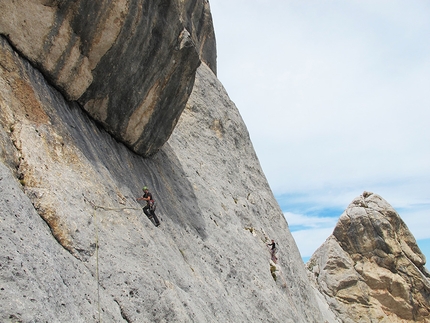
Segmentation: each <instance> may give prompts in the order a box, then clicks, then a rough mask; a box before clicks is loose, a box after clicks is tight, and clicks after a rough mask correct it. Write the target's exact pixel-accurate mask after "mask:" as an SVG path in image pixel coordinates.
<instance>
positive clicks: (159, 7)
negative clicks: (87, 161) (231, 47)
mask: <svg viewBox="0 0 430 323" xmlns="http://www.w3.org/2000/svg"><path fill="white" fill-rule="evenodd" d="M0 11H1V12H2V13H3V14H2V19H1V22H0V34H2V35H3V36H4V37H6V38H7V39H8V41H9V42H10V43H11V44H12V45H13V46H14V47H15V49H17V50H18V51H19V52H20V53H21V54H22V55H23V56H25V57H26V58H27V59H28V60H29V61H30V62H32V64H34V65H35V66H37V67H38V68H39V69H40V70H41V71H42V72H43V73H44V75H45V76H46V77H47V78H48V79H49V80H50V81H51V83H52V84H53V85H54V86H55V87H56V88H57V89H59V90H60V91H61V92H62V93H63V95H64V96H65V97H66V98H67V99H68V100H71V101H77V102H79V104H80V105H81V107H83V109H84V110H85V111H86V112H87V113H88V114H89V115H90V116H91V117H92V118H94V119H95V120H96V121H97V122H99V123H100V124H101V125H102V126H103V127H104V129H105V130H106V131H108V132H109V133H110V134H111V135H112V136H113V137H114V138H115V139H117V140H118V141H121V142H123V143H124V144H125V145H126V146H128V147H129V148H130V149H132V150H133V151H135V152H136V153H138V154H140V155H142V156H144V157H148V156H151V155H153V154H155V153H156V152H157V151H158V150H159V149H160V147H162V146H163V144H164V143H165V142H166V141H167V140H168V138H169V137H170V135H171V133H172V131H173V129H174V128H175V125H176V122H177V120H178V119H179V116H180V115H181V113H182V111H183V109H184V108H185V105H186V102H187V100H188V98H189V96H190V94H191V91H192V88H193V84H194V78H195V73H196V69H197V68H198V66H199V65H200V63H201V62H205V63H206V64H207V65H208V66H209V67H210V68H211V69H212V70H213V71H214V72H215V71H216V48H215V36H214V30H213V25H212V17H211V13H210V8H209V3H208V1H205V0H200V1H191V0H189V1H188V0H187V1H180V0H174V1H166V0H157V1H138V0H128V1H127V0H116V1H107V0H102V1H97V2H94V1H90V0H79V1H74V2H59V1H43V0H39V1H31V2H28V1H23V0H18V1H12V0H5V1H2V3H1V4H0Z"/></svg>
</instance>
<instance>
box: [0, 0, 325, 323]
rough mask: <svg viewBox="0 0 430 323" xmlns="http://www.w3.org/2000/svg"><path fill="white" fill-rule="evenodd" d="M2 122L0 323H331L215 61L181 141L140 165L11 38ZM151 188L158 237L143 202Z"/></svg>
mask: <svg viewBox="0 0 430 323" xmlns="http://www.w3.org/2000/svg"><path fill="white" fill-rule="evenodd" d="M32 3H33V2H32ZM0 124H1V127H0V160H1V163H0V189H1V191H0V195H1V199H0V201H1V202H0V203H1V204H0V228H1V236H0V243H1V248H0V259H1V261H0V265H1V267H0V321H1V322H115V323H117V322H235V323H236V322H290V323H292V322H294V323H299V322H302V323H309V322H315V323H321V322H325V321H330V320H329V319H327V318H326V317H325V316H324V314H323V311H321V310H320V306H319V305H318V301H317V299H316V298H315V296H314V293H313V292H312V287H311V286H310V285H309V281H308V277H307V273H306V270H305V268H304V266H303V263H302V261H301V258H300V255H299V252H298V249H297V247H296V245H295V242H294V240H293V238H292V236H291V234H290V232H289V230H288V225H287V223H286V221H285V219H284V217H283V214H282V212H281V210H280V209H279V206H278V204H277V203H276V200H275V199H274V197H273V195H272V192H271V190H270V188H269V186H268V184H267V181H266V179H265V177H264V174H263V173H262V170H261V167H260V165H259V162H258V159H257V157H256V155H255V153H254V149H253V147H252V144H251V142H250V139H249V136H248V132H247V130H246V127H245V125H244V123H243V121H242V119H241V117H240V115H239V113H238V111H237V109H236V107H235V106H234V104H233V103H232V102H231V101H230V99H229V98H228V96H227V94H226V92H225V90H224V89H223V87H222V85H221V84H220V83H219V81H218V80H217V78H216V76H215V74H214V73H213V71H212V70H211V69H210V68H209V67H208V66H207V65H206V64H205V63H202V64H201V66H200V67H199V68H198V69H197V76H196V81H195V84H194V87H193V91H192V94H191V96H190V98H189V100H188V102H187V105H186V109H185V110H184V112H183V114H182V115H181V118H180V120H179V122H178V124H177V126H176V128H175V129H174V131H173V134H172V136H171V137H170V139H169V140H168V142H167V143H166V144H165V145H164V146H163V147H162V148H161V149H160V151H159V152H158V153H157V154H156V155H154V156H153V157H151V158H143V157H141V156H140V155H137V154H135V153H134V152H132V151H131V150H130V149H129V148H128V147H126V146H125V145H124V144H122V143H121V142H118V141H116V140H115V139H114V138H112V136H111V135H110V134H109V133H107V132H106V131H105V130H104V129H103V128H101V127H100V125H99V124H98V123H96V122H94V121H93V120H92V119H91V118H90V117H89V116H88V115H87V114H86V113H84V112H83V110H82V109H81V108H80V106H79V104H78V103H76V102H69V101H66V100H65V99H64V98H63V95H62V94H61V93H60V92H58V91H57V90H56V89H55V88H53V87H51V86H50V85H48V83H47V81H46V80H45V78H44V76H43V75H42V74H40V73H39V72H38V71H37V70H36V69H34V67H33V66H32V64H30V63H29V62H27V61H26V60H24V59H22V58H21V57H20V55H19V54H18V53H17V52H16V51H14V49H13V48H12V47H11V46H9V43H8V42H7V41H6V40H5V39H3V38H1V39H0ZM143 185H147V186H149V187H150V189H151V191H152V193H153V194H154V197H155V199H156V200H157V202H158V208H157V213H158V215H159V217H160V219H161V226H160V227H158V228H156V227H155V226H154V225H153V224H152V223H151V222H150V221H149V219H148V218H147V217H146V216H145V215H144V214H143V212H142V210H141V205H139V204H138V202H136V197H138V196H140V195H141V194H142V191H141V188H142V186H143ZM270 238H274V239H276V241H277V242H278V243H279V248H280V250H279V254H278V258H279V262H278V264H277V265H276V266H271V265H270V253H269V250H268V247H267V245H266V243H267V242H268V239H270ZM271 267H272V268H271Z"/></svg>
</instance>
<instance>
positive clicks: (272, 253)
mask: <svg viewBox="0 0 430 323" xmlns="http://www.w3.org/2000/svg"><path fill="white" fill-rule="evenodd" d="M268 246H269V247H270V256H271V259H272V261H273V262H274V263H275V264H276V262H277V261H278V258H277V257H276V251H277V250H278V248H277V247H276V243H275V240H273V239H272V243H269V244H268Z"/></svg>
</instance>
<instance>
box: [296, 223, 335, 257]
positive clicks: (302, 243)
mask: <svg viewBox="0 0 430 323" xmlns="http://www.w3.org/2000/svg"><path fill="white" fill-rule="evenodd" d="M332 232H333V228H322V229H313V230H299V231H295V232H292V235H293V237H294V240H295V241H296V243H297V247H298V248H299V251H300V255H301V256H302V258H307V257H310V256H312V254H313V253H314V252H315V250H317V249H318V248H319V247H320V246H321V245H322V244H323V243H324V241H326V239H327V238H328V237H329V236H330V235H331V234H332Z"/></svg>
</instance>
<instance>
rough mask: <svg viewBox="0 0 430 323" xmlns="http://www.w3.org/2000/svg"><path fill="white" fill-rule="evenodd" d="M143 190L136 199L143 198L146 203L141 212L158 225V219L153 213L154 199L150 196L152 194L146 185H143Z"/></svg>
mask: <svg viewBox="0 0 430 323" xmlns="http://www.w3.org/2000/svg"><path fill="white" fill-rule="evenodd" d="M142 190H143V193H144V194H143V196H142V197H138V198H137V199H136V201H141V200H144V201H146V205H145V206H144V207H143V213H145V214H146V216H147V217H148V218H149V219H151V221H152V220H154V222H155V226H156V227H158V226H159V225H160V221H159V220H158V218H157V216H156V215H155V201H154V199H153V198H152V194H151V193H150V192H149V190H148V187H146V186H144V187H143V188H142Z"/></svg>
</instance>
